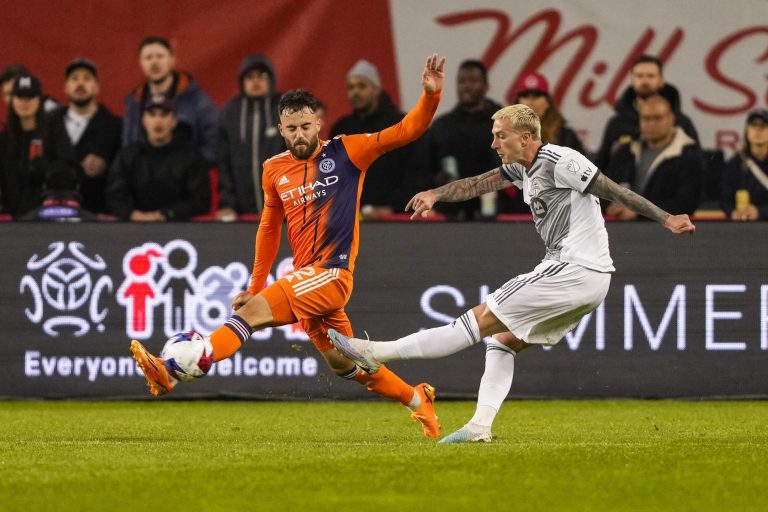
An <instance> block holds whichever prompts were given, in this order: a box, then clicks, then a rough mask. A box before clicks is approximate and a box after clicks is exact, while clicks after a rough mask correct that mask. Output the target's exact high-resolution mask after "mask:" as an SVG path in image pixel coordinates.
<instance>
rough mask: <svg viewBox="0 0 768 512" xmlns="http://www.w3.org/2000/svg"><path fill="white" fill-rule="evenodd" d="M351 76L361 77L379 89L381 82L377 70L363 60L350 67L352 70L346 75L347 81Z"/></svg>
mask: <svg viewBox="0 0 768 512" xmlns="http://www.w3.org/2000/svg"><path fill="white" fill-rule="evenodd" d="M353 76H362V77H363V78H367V79H368V80H369V81H370V82H371V83H372V84H373V85H375V86H376V87H381V80H380V79H379V69H378V68H377V67H376V66H374V65H373V64H371V63H370V62H368V61H367V60H365V59H360V60H359V61H357V62H356V63H355V65H354V66H352V69H350V70H349V72H348V73H347V79H349V78H350V77H353Z"/></svg>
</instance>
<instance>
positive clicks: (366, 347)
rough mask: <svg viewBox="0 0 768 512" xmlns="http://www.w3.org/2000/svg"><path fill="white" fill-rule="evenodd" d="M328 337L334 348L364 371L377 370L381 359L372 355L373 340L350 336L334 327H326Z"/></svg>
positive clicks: (374, 371)
mask: <svg viewBox="0 0 768 512" xmlns="http://www.w3.org/2000/svg"><path fill="white" fill-rule="evenodd" d="M328 337H329V338H330V339H331V343H333V346H334V347H336V350H338V351H339V352H341V353H342V354H343V355H344V356H345V357H347V358H349V359H351V360H352V361H353V362H354V363H355V364H357V366H359V367H360V368H362V369H363V370H364V371H365V372H366V373H376V372H377V371H379V367H380V366H381V361H378V360H377V359H376V358H375V357H373V342H372V341H371V340H361V339H360V338H350V337H348V336H344V335H343V334H341V333H340V332H339V331H337V330H335V329H328Z"/></svg>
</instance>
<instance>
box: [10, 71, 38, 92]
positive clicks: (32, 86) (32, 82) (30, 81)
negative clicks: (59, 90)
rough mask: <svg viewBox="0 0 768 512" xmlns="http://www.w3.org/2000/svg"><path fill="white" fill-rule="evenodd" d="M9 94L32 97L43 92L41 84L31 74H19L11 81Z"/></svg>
mask: <svg viewBox="0 0 768 512" xmlns="http://www.w3.org/2000/svg"><path fill="white" fill-rule="evenodd" d="M11 94H12V95H14V96H18V97H20V98H34V97H36V96H40V95H42V94H43V84H41V83H40V80H38V79H37V78H35V77H34V76H32V75H29V74H27V75H19V76H17V77H16V80H14V81H13V89H11Z"/></svg>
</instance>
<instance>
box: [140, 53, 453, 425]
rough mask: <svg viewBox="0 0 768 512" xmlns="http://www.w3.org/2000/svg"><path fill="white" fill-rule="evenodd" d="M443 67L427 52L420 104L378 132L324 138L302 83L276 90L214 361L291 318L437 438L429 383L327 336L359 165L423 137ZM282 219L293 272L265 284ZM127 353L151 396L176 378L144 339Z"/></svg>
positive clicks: (343, 318) (342, 274)
mask: <svg viewBox="0 0 768 512" xmlns="http://www.w3.org/2000/svg"><path fill="white" fill-rule="evenodd" d="M444 67H445V58H442V59H439V58H438V56H437V54H434V55H432V56H430V57H429V58H427V62H426V64H425V66H424V72H423V74H422V78H421V84H422V87H423V89H424V92H423V94H422V95H421V97H420V98H419V101H418V103H417V104H416V106H415V107H414V108H413V110H411V111H410V112H409V113H408V114H407V115H406V116H405V117H404V118H403V119H402V121H400V122H399V123H397V124H396V125H394V126H391V127H389V128H386V129H384V130H382V131H380V132H377V133H367V134H360V135H349V136H344V135H342V136H339V137H336V138H334V139H332V140H330V141H321V140H320V139H319V130H320V121H319V119H318V117H317V113H316V111H317V107H318V103H317V100H316V99H315V98H314V97H313V96H312V94H311V93H309V92H308V91H306V90H301V89H299V90H293V91H289V92H287V93H286V94H284V95H283V96H282V98H281V99H280V104H279V106H278V110H279V113H280V126H279V128H280V134H281V135H282V136H283V138H284V139H285V143H286V146H287V147H288V151H286V152H284V153H281V154H279V155H277V156H274V157H273V158H271V159H269V160H267V161H266V162H264V171H263V178H262V184H263V188H264V211H263V213H262V216H261V222H260V223H259V229H258V232H257V234H256V257H255V261H254V265H253V274H252V277H251V283H250V286H249V287H248V290H246V291H244V292H241V293H240V294H238V295H237V296H236V297H235V298H234V299H233V301H232V307H233V309H234V310H235V311H236V314H235V315H233V316H232V317H231V318H230V319H229V320H228V321H227V322H226V323H225V324H224V325H223V326H222V327H220V328H219V329H217V330H216V331H214V332H213V333H212V334H211V336H210V340H211V344H212V345H213V354H214V356H213V357H214V360H215V361H220V360H222V359H226V358H228V357H230V356H231V355H233V354H234V353H235V352H236V351H237V350H238V349H239V348H240V346H241V345H242V344H243V343H244V342H245V341H246V340H247V339H248V338H250V336H251V334H252V332H253V330H256V329H261V328H263V327H271V326H278V325H285V324H291V323H295V322H297V321H298V322H299V323H300V324H301V326H302V327H303V328H304V330H305V331H306V333H307V335H308V336H309V337H310V339H311V340H312V343H314V345H315V346H316V347H317V349H318V350H319V351H320V352H321V353H322V354H323V357H324V358H325V360H326V361H327V363H328V365H329V366H330V367H331V369H332V370H333V371H334V373H336V375H339V376H340V377H343V378H346V379H349V380H354V381H356V382H359V383H360V384H363V385H365V386H366V387H367V388H368V389H369V390H370V391H373V392H375V393H378V394H379V395H382V396H385V397H387V398H391V399H394V400H398V401H399V402H400V403H402V404H403V405H405V406H407V407H408V408H409V409H410V410H411V415H412V416H413V418H414V419H415V420H417V421H419V422H420V423H421V425H422V428H423V431H424V435H426V436H427V437H433V438H434V437H439V435H440V423H439V422H438V419H437V416H436V415H435V411H434V405H433V402H434V398H435V390H434V388H433V387H432V386H430V385H429V384H426V383H422V384H419V385H418V386H415V387H414V386H410V385H409V384H406V383H405V382H404V381H403V380H402V379H400V377H398V376H397V375H395V374H394V373H393V372H391V371H390V370H388V369H387V368H385V367H383V368H381V369H379V370H378V371H377V372H376V373H374V374H370V375H369V374H368V373H366V372H365V371H363V370H362V369H361V368H359V367H358V366H357V365H355V363H353V362H352V361H351V360H349V359H347V358H346V357H344V356H343V355H341V353H339V352H338V351H337V350H336V349H335V348H334V347H333V345H332V344H331V342H330V340H329V339H328V336H327V332H328V329H329V328H333V329H335V330H336V331H338V332H341V333H344V334H346V335H348V336H352V326H351V325H350V322H349V319H348V318H347V315H346V313H345V312H344V306H345V304H346V303H347V301H348V300H349V296H350V295H351V293H352V281H353V279H352V272H353V271H354V268H355V258H356V257H357V252H358V235H359V224H358V210H359V208H360V192H361V190H362V187H363V179H364V177H365V171H366V170H367V169H368V167H369V166H370V165H371V164H372V163H373V161H374V160H376V159H377V158H378V157H380V156H381V155H383V154H384V153H386V152H387V151H391V150H393V149H395V148H398V147H401V146H404V145H406V144H408V143H409V142H412V141H414V140H416V139H417V138H419V137H420V136H421V135H422V134H424V132H425V131H426V130H427V128H428V127H429V124H430V122H431V121H432V117H433V116H434V114H435V111H436V110H437V105H438V103H439V102H440V93H441V90H442V88H443V82H444V80H445V75H444V71H443V70H444ZM284 219H285V220H286V223H287V226H288V239H289V241H290V244H291V248H292V249H293V256H294V266H295V268H296V269H297V270H295V271H294V272H293V273H291V274H288V275H286V276H284V277H283V278H281V279H279V280H277V281H276V282H275V283H273V284H272V285H270V286H268V287H266V288H265V287H264V285H265V283H266V279H267V275H268V274H269V270H270V269H271V268H272V264H273V262H274V260H275V258H276V256H277V251H278V247H279V244H280V233H281V229H282V224H283V220H284ZM131 351H132V352H133V356H134V359H136V361H137V363H138V365H139V367H140V368H141V370H142V372H143V373H144V376H145V377H146V379H147V384H148V385H149V388H150V391H151V392H152V394H153V395H163V394H165V393H168V392H169V391H171V390H172V389H173V387H174V386H175V385H176V384H177V383H178V381H177V380H176V379H175V378H174V377H173V376H172V375H171V374H170V373H169V372H168V370H167V369H166V367H165V365H164V364H163V361H162V359H161V358H159V357H156V356H153V355H152V354H150V353H149V352H148V351H147V350H146V348H144V346H143V345H142V344H141V343H139V342H138V341H135V340H134V341H133V342H132V343H131ZM382 370H383V371H382Z"/></svg>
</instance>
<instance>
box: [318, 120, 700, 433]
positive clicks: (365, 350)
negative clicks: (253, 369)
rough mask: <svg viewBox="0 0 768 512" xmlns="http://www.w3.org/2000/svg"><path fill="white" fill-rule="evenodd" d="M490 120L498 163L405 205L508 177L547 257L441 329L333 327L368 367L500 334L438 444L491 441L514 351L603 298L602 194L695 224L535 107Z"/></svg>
mask: <svg viewBox="0 0 768 512" xmlns="http://www.w3.org/2000/svg"><path fill="white" fill-rule="evenodd" d="M493 119H494V123H493V144H492V146H491V147H492V148H493V149H494V150H495V151H496V152H497V153H498V155H499V157H500V158H501V161H502V165H501V167H497V168H495V169H493V170H491V171H488V172H486V173H485V174H481V175H478V176H472V177H469V178H465V179H462V180H458V181H454V182H451V183H448V184H447V185H443V186H442V187H439V188H436V189H433V190H427V191H424V192H419V193H418V194H416V195H415V196H414V197H413V198H412V199H411V200H410V201H409V203H408V205H407V206H406V210H409V209H412V210H413V212H414V213H413V216H412V217H411V218H414V217H416V216H418V215H426V214H427V212H429V211H430V210H431V209H432V207H433V206H434V205H435V203H436V202H438V201H448V202H457V201H465V200H467V199H470V198H473V197H477V196H480V195H482V194H485V193H487V192H491V191H494V190H501V189H503V188H506V187H507V186H509V182H510V181H511V182H512V183H514V184H515V185H516V186H517V187H518V188H520V189H522V191H523V198H524V200H525V202H526V203H527V204H528V205H529V206H530V207H531V212H532V213H533V218H534V222H535V225H536V230H537V231H538V232H539V235H540V236H541V238H542V239H543V240H544V244H545V245H546V254H545V256H544V259H543V261H542V262H541V263H540V264H539V265H537V266H536V268H534V269H533V271H532V272H529V273H527V274H521V275H519V276H517V277H515V278H513V279H511V280H509V281H507V282H506V283H505V284H504V285H502V286H501V287H500V288H499V289H497V290H496V291H494V292H493V293H492V294H491V295H489V296H488V297H487V298H486V301H485V303H483V304H480V305H478V306H475V307H474V308H472V309H471V310H469V311H467V312H466V313H464V314H463V315H461V316H460V317H459V318H457V319H456V320H455V321H453V322H452V323H450V324H448V325H444V326H442V327H437V328H434V329H427V330H423V331H420V332H417V333H414V334H411V335H408V336H406V337H404V338H400V339H398V340H395V341H393V342H380V341H371V340H361V339H357V338H348V337H346V336H344V335H342V334H340V333H338V332H336V331H333V330H330V331H329V332H328V335H329V337H330V338H331V341H332V342H333V344H334V345H335V346H336V348H337V349H338V350H339V351H340V352H341V353H343V354H344V355H345V356H347V357H349V358H350V359H352V360H353V361H355V362H356V363H357V364H358V365H359V366H360V367H361V368H363V369H365V370H366V371H368V372H369V373H375V372H376V371H377V370H378V368H379V366H380V365H381V364H382V363H385V362H387V361H394V360H399V359H434V358H438V357H444V356H447V355H450V354H453V353H455V352H458V351H460V350H463V349H465V348H467V347H469V346H471V345H474V344H476V343H479V342H480V340H482V339H483V338H485V337H486V336H493V335H495V336H494V338H493V340H492V341H490V342H489V344H488V345H487V349H486V358H485V372H484V374H483V377H482V379H481V381H480V390H479V392H478V402H477V409H476V412H475V415H474V416H473V417H472V419H470V420H469V422H468V423H467V424H466V425H464V427H462V428H461V429H459V430H457V431H456V432H454V433H452V434H450V435H449V436H446V437H445V438H443V439H442V440H441V441H440V442H441V443H464V442H477V441H484V442H490V440H491V425H492V423H493V419H494V418H495V416H496V414H497V412H498V410H499V408H500V407H501V404H502V403H503V402H504V399H505V398H506V396H507V394H508V393H509V390H510V388H511V386H512V376H513V372H514V365H515V355H516V354H517V353H518V352H520V351H521V350H523V349H525V348H527V347H530V346H531V345H555V344H556V343H557V342H559V341H560V340H561V339H562V338H563V336H565V334H566V333H567V332H568V331H570V330H571V329H573V328H574V327H575V326H576V325H577V324H578V322H579V320H580V319H581V318H582V317H583V316H584V315H586V314H588V313H589V312H591V311H593V310H594V309H595V308H596V307H597V306H599V305H600V303H601V302H602V301H603V299H604V298H605V295H606V294H607V293H608V286H609V284H610V282H611V272H613V271H614V268H613V261H612V260H611V256H610V252H609V250H608V234H607V232H606V231H605V225H604V223H603V217H602V214H601V211H600V201H599V200H598V197H601V198H604V199H607V200H609V201H612V202H616V203H619V204H621V205H623V206H625V207H626V208H629V209H630V210H632V211H634V212H637V213H638V214H640V215H643V216H645V217H648V218H649V219H652V220H655V221H656V222H658V223H660V224H662V225H663V226H664V227H665V228H667V229H668V230H670V231H671V232H673V233H676V234H677V233H693V232H694V231H695V229H696V228H695V226H694V225H693V224H692V223H691V221H690V219H689V218H688V216H687V215H670V214H669V213H667V212H665V211H664V210H662V209H660V208H658V207H657V206H655V205H654V204H653V203H651V202H650V201H648V200H646V199H645V198H643V197H642V196H640V195H638V194H636V193H634V192H632V191H631V190H629V189H627V188H624V187H622V186H620V185H618V184H616V183H615V182H613V181H611V180H610V179H609V178H607V177H606V176H605V175H604V174H602V173H601V172H600V171H599V170H598V169H597V167H595V165H594V164H593V163H592V162H590V161H589V160H588V159H587V158H586V157H585V156H584V155H582V154H581V153H579V152H577V151H574V150H573V149H569V148H566V147H562V146H556V145H554V144H547V143H545V142H542V141H541V135H540V133H541V124H540V122H539V118H538V117H537V116H536V114H535V113H534V112H533V110H531V109H530V108H529V107H527V106H525V105H511V106H507V107H504V108H502V109H501V110H499V111H497V112H496V113H495V114H494V115H493Z"/></svg>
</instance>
